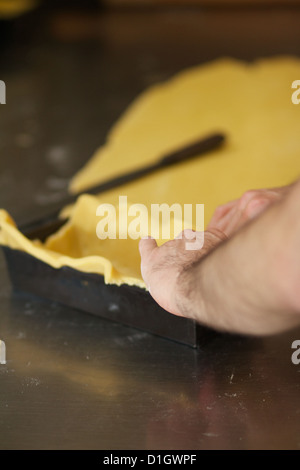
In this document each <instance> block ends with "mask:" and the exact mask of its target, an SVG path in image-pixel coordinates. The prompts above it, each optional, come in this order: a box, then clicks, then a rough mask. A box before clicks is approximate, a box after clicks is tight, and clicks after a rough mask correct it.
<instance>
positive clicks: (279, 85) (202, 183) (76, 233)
mask: <svg viewBox="0 0 300 470" xmlns="http://www.w3.org/2000/svg"><path fill="white" fill-rule="evenodd" d="M297 79H300V60H299V59H296V58H291V57H281V58H272V59H265V60H260V61H258V62H255V63H253V64H246V63H244V62H239V61H235V60H231V59H222V60H218V61H215V62H213V63H210V64H207V65H204V66H200V67H195V68H193V69H189V70H186V71H184V72H181V73H180V74H178V75H177V76H175V77H174V78H173V79H171V80H169V81H167V82H166V83H163V84H160V85H157V86H154V87H152V88H150V89H149V90H148V91H146V92H145V93H143V94H142V95H141V96H140V97H139V98H137V100H136V101H135V102H134V103H133V104H132V105H131V106H130V107H129V109H128V110H127V111H126V112H125V114H124V115H123V116H122V117H121V119H120V120H119V121H118V122H117V123H116V124H115V126H114V127H113V129H112V130H111V132H110V133H109V135H108V139H107V143H106V144H105V145H104V146H103V147H102V148H101V149H100V150H99V151H97V152H96V154H95V155H94V156H93V157H92V159H91V160H90V161H89V162H88V163H87V165H86V166H85V167H84V168H83V169H82V170H81V171H80V172H79V173H78V174H77V175H75V177H74V178H73V180H72V182H71V186H70V189H71V191H73V192H77V191H81V190H83V189H86V188H88V187H90V186H92V185H94V184H96V183H100V182H102V181H104V180H106V179H107V178H110V177H113V176H115V175H116V174H119V173H122V172H127V171H130V170H132V169H134V168H136V167H138V166H141V165H144V164H147V163H150V162H154V161H156V160H157V159H158V158H159V157H161V156H163V155H164V154H166V153H168V152H169V151H171V150H174V149H177V148H179V147H181V146H183V145H185V144H187V143H189V142H192V141H193V140H198V139H199V138H201V136H205V135H207V134H211V133H213V132H223V133H225V134H226V136H227V140H226V144H225V145H224V146H223V147H222V148H220V149H218V150H216V151H213V152H211V153H209V154H207V155H206V156H201V157H199V158H195V159H193V160H191V161H188V162H186V163H181V164H179V165H177V166H173V167H171V168H168V169H165V170H162V171H160V172H158V173H155V174H152V175H151V176H147V177H145V178H143V179H142V180H140V181H136V182H133V183H130V184H128V185H126V186H123V187H120V188H118V189H115V190H111V191H109V192H106V193H105V194H102V195H99V196H98V197H92V196H87V195H85V196H82V197H80V198H79V199H78V201H77V203H76V204H75V206H74V207H73V208H72V209H71V208H66V209H65V211H64V215H66V214H68V215H70V214H72V217H71V219H70V221H69V222H68V223H67V224H66V225H65V226H64V227H62V229H60V230H59V231H58V233H57V234H54V235H53V236H51V237H50V238H49V239H48V240H47V242H46V243H45V244H42V243H40V242H38V241H35V242H31V241H29V240H27V239H26V238H25V237H23V235H21V234H20V233H19V232H18V230H17V229H16V228H15V226H14V224H13V222H12V221H11V220H10V218H9V216H8V214H7V213H6V212H5V211H0V228H1V229H2V230H1V229H0V243H1V244H4V245H8V246H11V247H13V248H19V249H22V250H25V251H27V252H29V253H31V254H33V255H34V256H36V257H38V258H40V259H42V260H43V261H45V262H47V263H49V264H51V266H53V267H56V268H58V267H60V266H62V265H69V266H72V267H74V268H76V269H80V270H82V271H88V272H96V273H101V274H104V276H105V281H106V282H107V283H116V284H121V283H124V282H125V283H129V284H137V285H140V286H143V285H144V283H143V281H142V278H141V274H140V257H139V253H138V240H131V239H127V240H119V239H116V240H109V239H108V240H99V239H98V238H97V236H96V225H97V222H98V218H97V217H96V208H97V206H98V205H99V204H100V203H111V204H114V205H117V204H118V200H119V196H120V195H122V196H127V197H128V201H130V202H131V203H141V204H145V205H146V206H147V208H148V209H149V211H150V205H151V204H152V203H158V204H161V203H168V204H170V205H171V204H173V203H180V204H182V205H183V204H187V203H192V204H196V203H198V204H202V203H204V205H205V220H206V222H208V220H209V219H210V218H211V216H212V213H213V211H214V210H215V208H216V207H217V206H218V205H219V204H222V203H225V202H227V201H229V200H231V199H235V198H237V197H240V196H241V194H242V193H243V192H244V191H246V190H247V189H254V188H263V187H272V186H281V185H284V184H288V183H290V182H291V181H293V180H295V179H296V178H297V177H298V176H299V173H300V132H299V125H300V105H299V106H297V105H294V104H293V103H292V100H291V96H292V93H293V90H292V88H291V85H292V82H293V81H295V80H297Z"/></svg>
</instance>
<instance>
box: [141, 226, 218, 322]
mask: <svg viewBox="0 0 300 470" xmlns="http://www.w3.org/2000/svg"><path fill="white" fill-rule="evenodd" d="M198 233H199V232H198ZM193 234H195V232H193V231H192V230H184V231H183V232H182V233H181V234H180V235H179V236H178V237H176V238H175V239H174V240H170V241H168V242H166V243H164V244H163V245H161V246H160V247H158V246H157V243H156V241H155V240H154V239H153V238H151V237H148V238H143V239H141V240H140V244H139V248H140V254H141V259H142V262H141V271H142V276H143V279H144V281H145V283H146V285H147V287H148V290H149V292H150V294H151V295H152V297H153V298H154V300H156V302H157V303H158V304H159V305H160V306H161V307H162V308H164V309H165V310H167V311H168V312H170V313H173V314H175V315H182V313H181V312H180V309H179V306H178V293H179V292H180V276H181V274H182V273H183V272H184V271H188V270H189V268H190V267H191V266H193V265H194V263H196V262H197V261H199V260H200V259H201V258H203V257H204V256H205V255H206V254H208V253H209V252H210V251H211V250H213V249H214V248H215V247H216V246H217V245H219V243H221V242H222V241H224V240H226V238H227V237H226V235H224V234H223V233H222V232H220V231H219V230H217V229H216V230H214V229H210V230H208V231H206V232H204V244H203V247H202V248H201V249H200V250H187V249H186V243H191V237H192V236H193ZM192 288H193V287H192V285H191V289H192Z"/></svg>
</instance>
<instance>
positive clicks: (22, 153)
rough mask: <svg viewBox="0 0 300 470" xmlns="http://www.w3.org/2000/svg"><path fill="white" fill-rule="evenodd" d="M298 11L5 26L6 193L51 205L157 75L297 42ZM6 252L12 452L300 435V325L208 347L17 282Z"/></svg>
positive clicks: (2, 193)
mask: <svg viewBox="0 0 300 470" xmlns="http://www.w3.org/2000/svg"><path fill="white" fill-rule="evenodd" d="M299 23H300V10H297V9H295V10H291V11H289V10H279V9H276V10H274V11H268V10H260V11H256V10H254V9H251V10H249V11H248V10H241V11H238V10H234V9H230V10H229V11H228V12H227V11H226V10H224V11H221V12H220V11H218V10H199V11H198V10H195V9H191V10H188V9H185V10H180V9H177V10H175V11H169V10H166V9H165V10H163V11H162V12H161V13H159V12H158V10H152V11H151V12H149V13H147V14H145V13H143V12H139V13H134V12H133V11H131V12H122V13H117V12H112V13H105V12H102V13H101V12H99V13H95V14H94V13H91V12H87V13H82V12H79V11H75V12H72V13H70V12H68V11H64V12H55V11H49V12H40V13H38V12H37V13H34V14H33V15H31V16H29V17H28V19H27V21H25V20H24V21H17V22H16V23H15V24H14V25H12V26H9V27H5V28H3V29H1V24H0V34H2V36H1V48H0V63H1V68H0V73H1V76H0V79H2V80H5V82H6V85H7V104H6V105H5V106H1V107H0V164H1V171H0V202H1V204H0V206H1V207H5V208H6V209H8V210H9V211H10V212H11V213H12V214H13V216H14V217H15V218H16V219H17V220H18V221H19V222H23V221H26V220H27V219H28V218H32V216H35V215H42V214H43V213H44V212H45V211H46V210H47V208H48V205H49V203H51V202H57V201H58V200H60V198H63V197H64V195H65V194H66V186H67V183H68V179H69V178H70V176H71V175H72V174H73V173H74V172H75V171H76V170H77V169H78V168H80V166H82V164H83V163H84V162H85V161H86V160H87V159H88V158H89V157H90V155H91V154H92V152H93V151H94V150H95V149H96V148H97V147H98V146H99V145H100V144H101V143H103V142H104V140H105V135H106V133H107V131H108V129H109V128H110V126H111V125H112V123H113V122H114V120H115V119H116V118H117V117H118V116H119V114H120V113H121V112H122V111H123V110H124V109H125V107H126V106H127V105H128V104H129V103H130V101H131V100H132V99H133V98H134V97H135V96H136V95H137V94H138V93H139V92H140V91H142V90H143V89H144V88H145V87H147V86H148V85H150V84H152V83H156V82H158V81H161V80H163V79H165V78H167V77H169V76H171V75H172V74H173V73H175V72H177V71H179V70H181V69H182V68H183V67H187V66H192V65H195V64H198V63H202V62H204V61H206V60H210V59H214V58H216V57H218V56H223V55H227V56H233V57H237V58H244V59H248V60H252V59H255V58H256V57H260V56H270V55H274V54H283V53H288V54H298V55H299V44H300V29H299ZM297 78H299V77H295V79H297ZM0 260H1V261H0V301H1V304H0V305H1V308H0V338H1V339H2V340H4V341H5V342H6V346H7V365H4V366H3V365H2V366H0V436H1V437H0V448H1V449H49V448H57V449H66V448H71V449H97V448H98V449H105V448H106V449H122V448H124V449H134V448H137V449H138V448H141V449H179V448H180V449H212V448H225V449H227V448H230V449H232V448H233V449H245V448H250V449H252V448H299V447H300V420H299V416H300V398H299V392H300V390H299V383H300V380H299V379H300V376H299V372H300V367H299V366H296V365H293V364H292V362H291V353H292V349H291V343H292V341H293V340H295V339H300V329H297V330H295V331H292V332H289V333H285V334H283V335H279V336H277V337H272V338H264V339H250V338H241V337H234V336H230V335H220V336H216V337H215V338H214V339H212V340H211V342H209V343H208V344H207V345H206V346H203V347H202V348H201V349H200V350H198V351H194V350H192V349H190V348H188V347H185V346H182V345H179V344H176V343H173V342H171V341H168V340H164V339H160V338H157V337H155V336H152V335H150V334H147V333H144V332H141V331H138V330H134V329H130V328H128V327H124V326H122V325H119V324H116V323H113V322H109V321H105V320H101V319H99V318H97V317H93V316H91V315H87V314H83V313H80V312H78V311H76V310H74V309H71V308H66V307H62V306H59V305H57V304H55V303H51V302H47V301H43V300H38V299H35V298H33V297H26V296H21V295H13V294H12V292H11V287H10V283H9V280H8V275H7V271H6V267H5V263H4V258H3V256H2V253H1V255H0Z"/></svg>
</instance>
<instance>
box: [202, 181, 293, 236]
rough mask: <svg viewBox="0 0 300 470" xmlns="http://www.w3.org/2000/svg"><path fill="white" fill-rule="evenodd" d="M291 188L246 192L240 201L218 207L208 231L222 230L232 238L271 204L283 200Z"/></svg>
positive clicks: (236, 200)
mask: <svg viewBox="0 0 300 470" xmlns="http://www.w3.org/2000/svg"><path fill="white" fill-rule="evenodd" d="M290 188H291V186H283V187H281V188H272V189H254V190H250V191H246V192H245V193H244V194H243V195H242V196H241V197H240V198H239V199H235V200H234V201H230V202H227V203H226V204H223V205H221V206H219V207H217V209H216V210H215V212H214V214H213V216H212V218H211V220H210V222H209V224H208V226H207V229H208V230H210V229H213V230H220V231H221V232H223V233H224V234H225V235H226V236H227V237H230V236H231V235H233V234H234V233H235V232H236V231H237V230H239V229H240V228H241V227H243V226H244V225H245V224H246V223H247V222H249V221H250V220H252V219H254V218H255V217H257V216H258V215H259V214H261V213H262V212H263V211H264V210H266V209H267V208H268V207H269V206H270V205H271V204H273V203H274V202H276V201H279V200H280V199H282V198H283V197H284V196H285V195H286V193H287V192H288V191H289V189H290Z"/></svg>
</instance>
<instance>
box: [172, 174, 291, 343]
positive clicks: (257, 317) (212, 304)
mask: <svg viewBox="0 0 300 470" xmlns="http://www.w3.org/2000/svg"><path fill="white" fill-rule="evenodd" d="M299 208H300V184H299V183H297V184H296V185H295V186H294V187H293V188H292V190H291V192H290V193H289V194H288V195H287V196H286V198H285V199H283V200H282V201H280V202H279V203H276V204H274V205H273V206H272V207H271V208H269V209H268V210H266V211H265V212H264V213H263V214H262V215H261V216H260V217H259V218H258V219H256V220H254V221H253V222H251V223H249V224H248V225H246V226H245V227H244V228H243V229H241V230H240V231H239V232H237V233H236V235H235V236H233V237H232V238H231V239H230V240H228V241H226V242H224V243H222V244H221V245H219V246H218V247H217V248H216V249H215V250H214V251H212V252H211V253H210V254H208V255H207V256H206V257H204V258H203V259H201V260H200V261H199V262H196V263H195V264H193V265H192V266H191V267H189V268H187V269H185V270H184V271H182V273H181V274H180V275H179V277H178V281H177V284H178V289H177V294H176V301H177V304H178V309H179V311H180V313H181V314H182V315H185V316H190V317H193V318H195V319H196V320H198V321H200V322H202V323H204V324H207V325H209V326H212V327H215V328H217V329H221V330H227V331H234V332H238V333H248V334H270V333H275V332H279V331H281V330H284V329H287V328H289V327H291V326H294V325H296V324H298V323H300V296H299V293H298V290H300V289H298V286H299V284H300V249H299V248H300V246H299V245H300V214H299Z"/></svg>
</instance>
